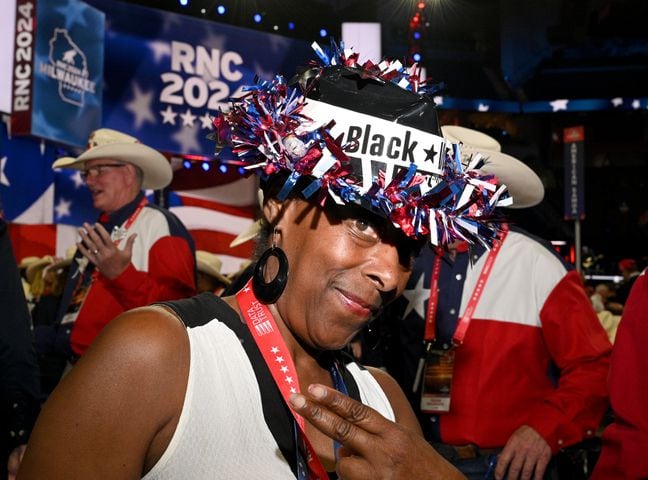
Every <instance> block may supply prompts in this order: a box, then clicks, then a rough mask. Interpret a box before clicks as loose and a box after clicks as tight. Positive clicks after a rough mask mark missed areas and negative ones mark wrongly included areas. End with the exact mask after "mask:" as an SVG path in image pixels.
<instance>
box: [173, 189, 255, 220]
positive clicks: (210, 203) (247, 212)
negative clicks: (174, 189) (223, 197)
mask: <svg viewBox="0 0 648 480" xmlns="http://www.w3.org/2000/svg"><path fill="white" fill-rule="evenodd" d="M179 196H180V198H181V199H182V206H183V207H202V208H208V209H209V210H217V211H219V212H222V213H227V214H229V215H235V216H237V217H244V218H255V214H256V212H255V210H256V207H255V206H253V205H252V206H246V207H236V206H233V205H226V204H224V203H219V202H215V201H214V200H208V199H205V198H195V197H187V196H185V195H179Z"/></svg>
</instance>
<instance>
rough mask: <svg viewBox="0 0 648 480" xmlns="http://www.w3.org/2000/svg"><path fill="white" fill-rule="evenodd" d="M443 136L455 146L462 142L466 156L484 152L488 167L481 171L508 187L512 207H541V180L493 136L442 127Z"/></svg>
mask: <svg viewBox="0 0 648 480" xmlns="http://www.w3.org/2000/svg"><path fill="white" fill-rule="evenodd" d="M441 132H442V133H443V137H444V138H445V139H446V140H448V141H450V142H452V143H461V144H462V146H461V153H462V156H464V157H468V158H470V156H472V154H474V153H480V154H481V155H482V158H483V159H484V164H483V165H482V166H481V167H479V169H478V170H479V171H480V172H482V173H486V174H493V175H495V176H496V177H497V179H498V180H499V183H500V184H504V185H506V187H507V190H508V192H509V194H510V195H511V197H512V198H513V204H512V205H511V206H510V208H527V207H532V206H534V205H537V204H538V203H540V202H541V201H542V198H543V197H544V186H543V185H542V181H541V180H540V177H538V175H536V173H535V172H534V171H533V170H531V169H530V168H529V167H528V166H526V165H525V164H524V163H522V162H521V161H520V160H518V159H516V158H513V157H511V156H510V155H507V154H505V153H502V147H501V145H500V144H499V142H498V141H497V140H495V139H494V138H493V137H491V136H489V135H486V134H485V133H482V132H479V131H477V130H473V129H470V128H466V127H460V126H456V125H442V126H441Z"/></svg>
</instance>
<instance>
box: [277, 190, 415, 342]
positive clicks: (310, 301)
mask: <svg viewBox="0 0 648 480" xmlns="http://www.w3.org/2000/svg"><path fill="white" fill-rule="evenodd" d="M281 205H282V207H283V210H282V213H281V215H280V216H279V217H278V218H276V220H275V221H274V222H273V224H275V225H276V226H277V229H278V231H279V233H278V237H277V238H275V241H276V243H277V244H278V245H279V246H280V247H281V248H282V249H283V250H284V251H285V252H286V255H287V257H288V262H289V274H288V284H287V286H286V289H285V291H284V293H283V294H282V295H281V297H280V298H279V300H277V303H276V308H277V310H278V313H279V315H280V316H281V318H282V319H283V321H284V322H285V323H286V324H287V325H288V327H289V328H290V329H291V331H292V332H293V334H294V335H296V336H297V337H299V338H300V339H301V340H302V341H304V342H305V343H307V344H308V345H310V346H312V347H315V348H317V349H320V350H331V349H338V348H341V347H343V346H344V345H346V344H347V343H348V342H349V341H350V340H351V338H352V337H353V336H354V335H355V334H356V333H358V332H359V331H360V330H361V329H362V328H363V327H364V326H365V325H366V324H367V323H368V322H369V321H370V320H371V319H372V318H373V317H374V316H375V315H376V314H377V313H378V311H379V310H380V309H381V308H382V307H383V306H384V305H386V304H387V303H389V302H391V301H392V300H394V299H395V298H396V297H397V296H398V295H400V294H401V293H402V292H403V289H404V288H405V285H406V283H407V279H408V277H409V275H410V272H411V264H412V262H413V256H414V253H415V245H414V242H412V241H411V240H408V239H407V238H406V237H405V236H404V235H403V234H402V233H400V232H398V231H397V230H396V229H394V228H393V227H391V226H388V225H387V223H386V222H385V221H384V220H381V219H379V218H378V217H376V216H374V215H371V214H370V213H369V212H366V210H364V209H361V208H355V207H333V208H331V207H327V208H326V211H325V210H323V209H321V208H319V207H317V206H314V205H312V204H310V203H307V202H305V201H302V200H294V199H293V200H288V201H286V202H284V203H283V204H281Z"/></svg>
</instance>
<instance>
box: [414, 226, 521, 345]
mask: <svg viewBox="0 0 648 480" xmlns="http://www.w3.org/2000/svg"><path fill="white" fill-rule="evenodd" d="M507 234H508V225H504V226H503V227H502V235H501V236H500V238H499V240H496V241H495V242H494V243H493V247H492V248H491V250H490V252H489V253H488V257H487V258H486V263H484V266H483V267H482V270H481V273H480V274H479V278H478V279H477V284H476V285H475V289H474V290H473V292H472V295H471V296H470V300H469V301H468V305H467V306H466V311H465V312H464V314H463V316H462V317H461V319H460V320H459V322H458V323H457V328H456V329H455V332H454V335H453V336H452V344H453V345H455V346H456V345H461V344H462V343H463V341H464V338H465V337H466V331H468V326H469V325H470V322H471V320H472V317H473V314H474V313H475V309H476V308H477V304H478V303H479V299H480V298H481V295H482V293H483V291H484V286H485V285H486V281H487V280H488V277H489V276H490V274H491V271H492V270H493V264H494V263H495V259H496V258H497V255H498V254H499V252H500V249H501V248H502V244H503V243H504V239H505V238H506V235H507ZM441 259H442V256H441V255H440V254H439V253H437V255H436V258H435V259H434V264H433V266H432V278H431V280H430V299H429V301H428V310H427V318H426V319H425V337H424V339H425V341H426V342H428V343H431V342H433V341H434V339H435V338H436V312H437V308H438V306H439V277H440V275H441Z"/></svg>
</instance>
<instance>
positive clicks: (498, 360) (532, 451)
mask: <svg viewBox="0 0 648 480" xmlns="http://www.w3.org/2000/svg"><path fill="white" fill-rule="evenodd" d="M441 130H442V132H443V136H444V137H445V138H446V139H447V140H449V141H451V142H453V143H457V144H459V145H460V148H461V154H462V158H463V159H465V160H466V161H468V162H471V161H472V162H471V163H472V164H473V166H474V167H475V168H477V169H478V170H480V171H481V172H482V173H490V174H494V175H495V176H496V177H497V179H498V183H499V184H505V185H506V186H507V188H508V191H509V193H510V195H511V197H512V200H513V204H512V205H510V206H511V207H513V208H525V207H531V206H533V205H536V204H538V203H540V201H542V198H543V196H544V188H543V185H542V182H541V181H540V179H539V178H538V176H537V175H536V174H535V173H534V172H533V171H532V170H531V169H530V168H529V167H527V166H526V165H524V164H523V163H522V162H520V161H518V160H517V159H515V158H513V157H511V156H509V155H506V154H504V153H502V152H501V150H500V145H499V143H498V142H497V141H496V140H495V139H494V138H492V137H490V136H488V135H485V134H483V133H481V132H478V131H475V130H471V129H467V128H463V127H459V126H442V127H441ZM475 152H480V153H481V157H482V160H481V161H483V163H482V164H481V165H480V164H479V162H480V160H479V158H477V156H476V155H475V156H473V155H472V154H473V153H475ZM485 266H486V268H485ZM480 293H481V295H480ZM393 310H394V311H390V312H387V313H386V315H385V317H384V318H385V319H388V320H389V321H390V325H391V327H389V328H395V329H396V332H394V335H393V337H392V338H393V339H394V342H393V343H392V344H390V346H389V347H388V353H387V354H386V359H385V364H386V366H387V368H388V371H389V372H390V373H391V374H392V375H394V376H395V377H396V378H397V380H398V381H399V383H400V384H401V386H402V387H403V390H404V391H405V392H406V393H408V395H409V398H410V402H411V403H412V405H413V406H414V408H415V410H416V411H417V413H418V415H419V420H420V422H421V425H422V426H423V430H424V432H425V435H426V438H427V439H428V440H429V441H431V442H432V443H433V444H434V445H435V446H436V447H437V450H438V451H439V452H440V453H442V454H443V455H444V456H445V457H446V458H447V459H448V460H450V461H451V462H452V463H454V465H455V466H457V467H458V468H459V469H460V470H461V471H462V472H463V473H464V474H466V475H468V476H469V478H480V479H483V478H487V477H485V475H486V473H487V471H488V470H489V467H490V471H491V474H492V473H494V474H495V478H498V479H501V478H509V479H517V478H535V479H536V480H538V479H540V478H543V475H545V472H546V473H547V475H549V474H550V470H551V467H550V468H548V465H549V462H550V459H551V458H552V455H554V454H556V453H557V452H558V451H559V450H560V449H561V448H563V447H567V446H569V445H573V444H576V443H579V442H581V441H582V440H584V439H586V438H591V437H593V436H594V435H595V433H596V430H597V427H598V425H599V423H600V421H601V419H602V417H603V414H604V412H605V410H606V408H607V391H606V386H605V381H606V376H607V370H608V365H609V355H610V349H611V346H610V343H609V341H608V338H607V336H606V334H605V331H604V330H603V328H602V327H601V325H600V323H599V322H598V319H597V317H596V314H595V312H594V310H593V308H592V306H591V304H590V302H589V299H588V298H587V296H586V295H585V291H584V289H583V287H582V285H581V282H580V278H579V276H578V274H577V272H576V271H575V270H573V269H572V268H571V267H569V266H567V265H565V264H564V263H563V261H562V259H561V258H559V257H558V255H556V254H555V252H554V250H553V249H552V248H551V245H549V244H548V243H547V244H545V243H542V242H541V241H538V240H537V239H534V238H531V237H530V236H529V235H528V234H527V233H525V232H524V231H522V230H521V229H519V228H516V227H515V226H510V229H509V230H508V232H506V234H505V237H504V240H503V241H502V243H501V244H500V247H499V248H495V247H494V248H492V249H491V250H490V251H487V250H486V249H485V248H474V249H472V250H470V251H469V250H468V248H467V247H466V246H465V244H463V243H461V242H456V243H455V244H454V245H453V246H451V248H450V251H449V252H445V253H443V252H441V253H439V254H437V253H436V252H435V251H434V250H433V249H424V250H423V252H422V253H421V255H420V256H419V257H418V258H417V260H416V262H415V264H414V269H413V272H412V275H411V277H410V280H409V284H408V286H407V287H406V290H405V292H404V294H403V297H402V298H401V301H400V303H397V304H396V308H394V309H393ZM495 462H496V466H495ZM489 463H490V465H489ZM552 467H553V464H552ZM471 475H474V477H473V476H471ZM522 475H524V476H522ZM488 478H491V477H488ZM547 478H549V477H548V476H547Z"/></svg>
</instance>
